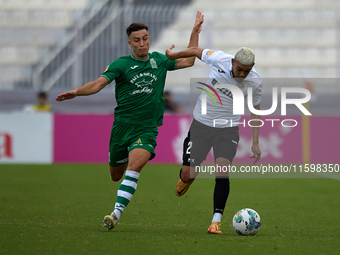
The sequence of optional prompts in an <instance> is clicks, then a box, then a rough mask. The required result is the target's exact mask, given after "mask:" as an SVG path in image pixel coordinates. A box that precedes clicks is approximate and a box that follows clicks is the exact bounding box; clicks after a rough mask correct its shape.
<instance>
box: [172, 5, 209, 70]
mask: <svg viewBox="0 0 340 255" xmlns="http://www.w3.org/2000/svg"><path fill="white" fill-rule="evenodd" d="M203 22H204V16H203V15H202V13H201V12H200V11H197V13H196V19H195V23H194V27H193V28H192V32H191V36H190V41H189V44H188V48H192V47H198V38H199V33H200V32H201V30H202V24H203ZM195 59H196V58H195V56H191V57H188V58H181V59H178V60H177V66H176V69H181V68H186V67H190V66H193V65H194V64H195Z"/></svg>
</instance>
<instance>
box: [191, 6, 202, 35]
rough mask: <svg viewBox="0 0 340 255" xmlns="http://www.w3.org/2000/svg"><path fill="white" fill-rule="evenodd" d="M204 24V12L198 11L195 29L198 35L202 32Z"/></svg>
mask: <svg viewBox="0 0 340 255" xmlns="http://www.w3.org/2000/svg"><path fill="white" fill-rule="evenodd" d="M203 22H204V15H202V12H200V11H197V14H196V20H195V24H194V28H193V29H194V30H195V31H196V32H197V33H200V32H201V30H202V24H203Z"/></svg>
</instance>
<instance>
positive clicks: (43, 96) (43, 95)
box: [38, 91, 47, 98]
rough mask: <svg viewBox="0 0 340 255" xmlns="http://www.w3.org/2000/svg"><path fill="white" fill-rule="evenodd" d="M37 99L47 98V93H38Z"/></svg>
mask: <svg viewBox="0 0 340 255" xmlns="http://www.w3.org/2000/svg"><path fill="white" fill-rule="evenodd" d="M38 98H47V93H46V92H43V91H41V92H39V93H38Z"/></svg>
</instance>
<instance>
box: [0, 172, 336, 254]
mask: <svg viewBox="0 0 340 255" xmlns="http://www.w3.org/2000/svg"><path fill="white" fill-rule="evenodd" d="M179 168H180V166H178V165H147V166H146V167H145V168H144V169H143V171H142V174H141V177H140V179H139V182H138V188H137V191H136V193H135V195H134V197H133V199H132V201H131V202H130V204H129V206H128V207H127V209H126V210H125V212H124V213H123V215H122V217H121V220H120V222H119V224H118V225H117V227H116V228H115V229H113V230H112V231H110V232H107V231H106V230H105V229H104V228H102V218H103V216H104V215H105V214H109V213H110V212H111V211H112V209H113V206H114V202H115V198H116V190H117V188H118V186H119V183H120V182H118V183H114V182H112V181H111V180H110V178H109V173H108V166H107V165H0V254H80V253H82V254H112V253H115V254H132V253H134V254H178V253H186V254H207V253H212V252H214V253H216V252H218V253H228V254H240V253H241V254H242V253H244V254H249V253H251V254H288V253H289V254H339V253H340V248H339V245H338V243H337V242H338V240H339V239H340V230H339V228H338V227H337V222H338V220H337V217H338V216H337V215H338V212H339V210H340V192H339V191H340V189H339V187H340V185H339V184H340V182H339V181H338V180H333V179H232V180H231V193H230V196H229V199H228V202H227V206H226V210H225V213H224V215H223V218H222V221H223V222H222V231H223V232H224V235H222V236H215V235H208V234H206V231H207V229H208V226H209V225H210V222H211V218H212V210H213V208H212V207H213V205H212V203H213V202H212V197H213V188H214V179H197V180H196V181H195V182H194V184H193V185H192V186H191V187H190V189H189V191H188V192H187V193H186V194H185V195H184V196H183V197H180V198H178V197H176V195H175V191H174V188H175V185H176V183H177V181H178V172H179ZM245 207H249V208H253V209H255V210H256V211H257V212H258V213H259V214H260V216H261V220H262V227H261V229H260V231H259V233H258V234H256V235H255V236H249V237H244V236H238V235H237V234H236V233H235V232H234V230H233V228H232V225H231V221H232V217H233V215H234V214H235V213H236V212H237V211H238V210H239V209H242V208H245Z"/></svg>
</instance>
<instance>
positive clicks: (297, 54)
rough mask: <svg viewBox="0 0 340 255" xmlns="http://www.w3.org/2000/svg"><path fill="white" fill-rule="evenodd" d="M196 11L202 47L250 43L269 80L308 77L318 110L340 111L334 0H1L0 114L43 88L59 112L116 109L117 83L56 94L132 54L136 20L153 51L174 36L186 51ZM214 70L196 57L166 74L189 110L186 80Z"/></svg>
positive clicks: (339, 37)
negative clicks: (61, 98) (130, 36)
mask: <svg viewBox="0 0 340 255" xmlns="http://www.w3.org/2000/svg"><path fill="white" fill-rule="evenodd" d="M197 10H200V11H202V12H203V14H204V15H205V23H204V27H203V31H202V33H201V35H200V47H203V48H211V49H214V50H222V51H225V52H227V53H230V54H234V53H235V52H236V50H237V49H238V48H239V47H241V46H248V47H250V48H252V49H253V50H254V51H255V53H256V66H255V68H256V70H257V71H258V72H259V73H260V75H261V76H262V77H263V78H301V79H304V80H306V81H307V82H308V81H309V83H311V84H312V90H313V93H314V95H316V96H317V97H318V101H317V102H311V104H312V105H313V103H314V105H317V106H318V105H320V109H321V108H322V109H323V110H321V111H320V114H337V113H336V112H335V111H334V110H332V109H334V108H339V106H340V103H338V101H339V100H337V98H338V96H339V93H340V88H339V86H338V85H337V84H336V82H334V81H333V82H326V80H327V79H326V78H336V77H338V76H339V70H340V67H339V66H340V57H339V56H340V54H339V52H340V51H339V48H340V46H339V45H340V32H339V31H340V25H339V24H340V2H339V1H337V0H324V1H317V0H298V1H294V0H282V1H279V2H273V1H271V0H244V1H242V4H240V3H238V2H236V1H231V0H211V1H203V0H186V1H179V0H177V1H170V0H161V1H156V0H75V1H66V0H60V1H50V0H25V1H24V0H11V1H10V0H0V111H20V110H22V109H23V107H24V105H25V104H29V103H32V102H35V100H36V99H35V98H36V93H37V92H38V91H47V92H48V94H49V102H50V103H51V104H52V106H53V110H54V112H78V113H80V112H81V113H112V112H113V109H114V106H115V100H114V83H112V84H110V85H109V86H108V87H107V88H105V90H104V91H102V92H101V93H99V94H97V95H95V96H92V97H90V98H86V99H84V98H79V99H77V100H73V101H70V102H66V103H62V104H57V103H56V102H55V101H54V100H53V98H54V97H55V96H56V95H57V94H58V93H60V92H63V91H66V90H70V89H72V88H76V87H80V86H82V85H84V84H85V83H87V82H89V81H92V80H95V79H97V78H98V77H99V76H100V74H101V73H102V72H103V71H104V70H105V68H106V66H107V65H108V64H109V63H110V62H112V61H113V60H115V59H116V58H118V57H120V56H122V55H128V54H130V53H131V49H130V47H129V46H128V44H127V37H126V34H125V29H126V27H127V26H128V25H129V24H130V23H132V22H144V23H146V24H147V25H148V26H149V28H150V30H149V32H150V36H151V51H154V50H157V51H160V52H165V50H166V49H167V48H168V47H169V46H170V45H171V44H173V43H174V44H175V45H176V48H175V49H176V50H180V49H183V48H185V47H186V46H187V44H188V41H189V36H190V32H191V28H192V25H193V22H194V18H195V13H196V11H197ZM209 71H210V68H209V66H207V65H206V64H204V63H202V62H201V61H199V60H197V61H196V65H195V66H194V67H193V68H189V69H186V70H180V71H176V72H170V73H169V74H168V78H167V83H166V89H167V90H169V91H170V92H171V93H172V94H173V99H174V100H175V101H176V103H178V104H180V105H182V106H183V109H184V111H183V112H184V113H189V111H190V110H189V101H188V100H187V98H188V95H189V93H190V78H200V77H207V76H208V74H209ZM315 78H322V79H315ZM273 84H275V82H274V83H273V82H264V93H267V94H269V95H270V93H271V87H272V86H273ZM301 86H305V85H304V84H303V83H302V85H301ZM263 98H264V102H263V103H264V105H267V104H270V103H271V97H270V96H264V97H263ZM267 101H268V102H267ZM312 107H313V106H312ZM314 108H315V107H314ZM317 108H319V107H317ZM316 111H318V110H316ZM292 114H294V112H292Z"/></svg>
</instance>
